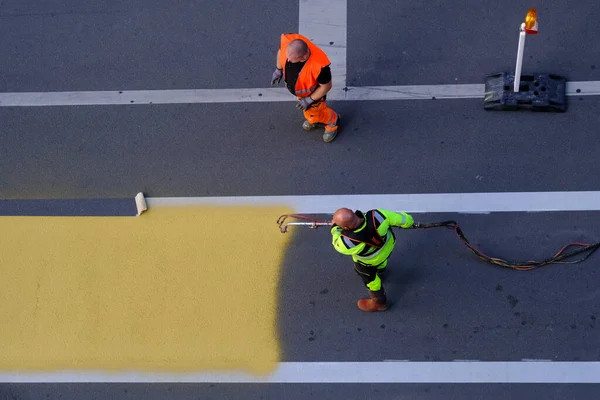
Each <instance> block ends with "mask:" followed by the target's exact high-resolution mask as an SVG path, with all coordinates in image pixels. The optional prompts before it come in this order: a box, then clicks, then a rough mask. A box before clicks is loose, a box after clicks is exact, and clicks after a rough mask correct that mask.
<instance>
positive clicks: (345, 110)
mask: <svg viewBox="0 0 600 400" xmlns="http://www.w3.org/2000/svg"><path fill="white" fill-rule="evenodd" d="M354 103H355V102H353V101H339V102H336V101H333V104H332V105H331V107H332V108H333V109H334V110H335V111H336V112H337V113H338V115H340V116H341V120H340V133H341V134H342V135H344V136H346V135H349V134H351V132H353V131H354V130H353V129H352V121H353V120H354V116H355V115H356V105H355V104H354Z"/></svg>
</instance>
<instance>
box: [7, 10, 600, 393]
mask: <svg viewBox="0 0 600 400" xmlns="http://www.w3.org/2000/svg"><path fill="white" fill-rule="evenodd" d="M374 4H375V3H369V2H359V1H353V0H350V1H349V2H348V53H347V55H348V62H347V65H348V82H347V83H348V85H414V84H447V83H483V80H484V77H485V75H486V74H489V73H493V72H497V71H502V70H511V69H512V68H513V66H514V57H515V54H516V44H517V29H518V24H519V21H520V19H521V18H522V17H523V16H524V13H525V12H526V9H527V8H528V7H536V6H537V8H538V13H539V18H540V34H539V35H538V36H535V37H531V36H530V37H528V38H527V44H526V52H525V54H526V60H525V63H524V72H553V73H557V74H563V75H565V76H567V78H568V79H569V80H600V72H599V70H598V68H596V67H599V66H600V50H598V47H597V46H596V45H595V42H594V41H593V40H594V38H595V37H597V36H598V34H599V33H600V32H599V30H600V27H599V26H598V24H597V23H596V20H597V19H598V18H597V16H599V15H600V3H595V2H591V1H586V2H583V3H581V2H580V3H578V4H576V5H574V4H568V3H567V2H560V3H556V4H554V3H553V4H552V6H549V5H546V4H544V5H541V4H535V2H534V3H532V4H527V5H523V4H522V3H521V2H516V1H511V2H508V3H507V2H504V3H494V2H490V1H485V2H475V1H468V2H462V3H460V4H454V3H452V4H450V3H446V2H441V1H434V2H430V3H427V4H416V3H415V4H409V3H407V2H400V1H381V2H377V3H376V5H374ZM297 26H298V2H297V1H296V0H294V1H285V2H279V3H273V2H267V1H262V0H261V1H259V2H252V3H250V2H246V3H240V2H233V1H224V2H219V3H218V6H216V3H214V2H208V1H196V2H186V1H180V0H177V1H171V2H158V1H154V0H151V1H130V2H116V1H114V0H104V1H100V2H95V3H93V4H91V3H90V4H87V3H85V4H84V3H82V2H75V1H67V0H52V1H44V2H42V1H34V0H28V1H23V0H21V1H17V0H5V1H2V2H0V35H1V36H2V38H3V40H2V41H0V54H3V55H4V56H3V57H0V91H2V92H10V91H64V90H135V89H184V88H185V89H192V88H242V87H266V86H268V81H269V79H270V75H271V71H272V68H273V64H274V54H275V52H276V49H277V45H278V40H279V35H280V34H281V33H282V32H285V31H295V30H296V29H297ZM569 103H570V104H569V110H568V111H567V113H565V114H546V113H529V112H486V111H484V110H483V106H482V100H420V101H385V102H379V101H372V102H337V103H336V102H332V103H331V104H332V106H333V107H334V108H335V109H336V110H337V111H339V112H340V113H341V114H342V115H343V116H344V119H343V123H344V125H343V131H342V133H341V134H340V136H339V137H338V138H337V139H336V140H335V141H334V142H333V143H331V144H325V143H323V142H322V141H321V139H320V134H319V133H314V132H313V133H306V132H304V131H302V130H301V128H300V124H301V123H302V117H301V114H300V113H299V112H298V111H297V110H296V109H295V108H294V107H293V103H285V104H279V103H243V104H193V105H185V104H182V105H161V106H158V105H152V106H141V105H135V106H101V107H40V108H0V121H1V125H2V126H1V128H0V135H1V138H2V145H1V146H0V198H1V199H6V200H5V201H4V202H2V204H0V207H2V209H3V210H4V214H9V213H10V212H8V211H11V210H12V211H11V212H13V213H15V212H16V213H25V212H26V211H24V210H28V211H27V212H30V213H42V212H48V213H50V211H49V210H52V212H54V213H63V212H71V213H77V212H80V213H85V212H90V211H89V210H90V209H93V210H94V212H96V213H100V214H102V213H104V214H111V213H117V212H126V213H127V212H129V211H128V208H127V207H129V206H128V205H125V203H123V204H122V203H119V201H121V200H118V199H123V198H127V199H131V198H133V196H135V194H136V193H137V192H139V191H143V192H144V193H145V194H146V195H148V196H153V197H159V196H221V195H223V196H230V195H262V196H264V195H305V194H315V195H319V194H361V193H363V194H369V193H377V194H380V193H394V194H395V193H443V192H453V193H462V192H508V191H563V190H569V191H575V190H598V188H599V187H600V178H599V176H598V174H597V173H596V170H597V161H596V159H597V154H598V152H599V150H600V145H599V141H598V140H597V126H598V124H599V122H600V116H599V113H598V109H599V105H600V103H599V99H598V98H597V97H570V98H569ZM107 198H111V199H113V200H99V199H107ZM15 199H29V200H35V199H55V200H54V203H53V204H52V202H29V203H28V202H23V201H19V202H16V203H15V202H14V201H8V200H15ZM56 199H70V200H68V201H71V202H73V203H68V202H67V203H65V202H57V200H56ZM76 199H96V200H92V202H94V201H95V202H96V203H83V202H80V201H79V202H78V200H76ZM114 199H117V200H114ZM128 201H129V200H128ZM65 204H71V207H68V208H65ZM84 204H86V205H84ZM127 204H128V203H127ZM340 206H343V205H340ZM376 206H377V204H373V207H376ZM87 207H92V208H87ZM123 207H125V208H126V209H127V211H122V210H123ZM7 210H8V211H7ZM132 211H133V212H135V211H134V210H132ZM416 218H417V219H418V220H422V221H437V220H443V219H448V218H453V219H456V220H457V221H458V222H459V223H460V224H461V226H462V227H463V229H464V230H465V233H466V235H467V237H468V238H469V239H470V240H471V241H472V242H473V243H474V244H475V245H476V246H478V247H480V248H481V249H482V250H483V251H485V252H489V253H490V255H494V256H498V257H503V258H508V259H511V260H526V259H529V258H545V257H548V256H550V255H551V254H553V252H555V251H556V250H557V249H558V248H560V247H561V246H562V245H564V244H566V243H568V242H570V241H575V240H581V241H598V240H600V229H599V228H598V227H597V226H598V224H597V221H598V213H596V212H585V213H564V212H556V213H536V214H527V213H494V214H489V215H455V214H445V215H441V214H428V215H416ZM269 223H273V224H274V221H273V222H269ZM398 238H399V245H398V248H397V250H396V251H395V253H394V255H393V257H392V259H391V261H390V273H389V276H388V277H387V278H386V289H387V290H388V294H389V296H390V300H391V301H393V307H392V308H391V309H390V311H389V312H386V313H380V314H375V315H366V314H362V313H360V312H359V311H358V310H357V309H356V306H355V302H356V300H357V299H358V298H359V297H360V296H362V295H364V294H366V290H365V289H364V287H362V285H361V282H360V280H359V278H358V277H356V276H355V275H354V272H353V270H352V264H351V263H350V260H349V259H347V258H344V257H342V256H340V255H337V254H336V253H334V251H333V250H332V249H331V247H330V245H329V237H328V232H327V230H325V229H323V230H317V231H309V230H299V231H298V232H297V234H296V235H295V236H294V239H293V243H292V245H291V247H290V250H289V252H288V254H287V255H286V260H285V270H284V273H283V278H282V281H281V289H282V290H281V310H280V319H279V329H280V335H281V339H282V343H283V358H284V360H285V361H381V360H383V359H410V360H416V361H419V360H420V361H440V360H441V361H448V360H454V359H478V360H485V361H497V360H502V361H515V360H516V361H518V360H521V359H524V358H528V359H550V360H556V361H566V360H571V361H577V360H580V361H598V360H600V352H599V350H598V349H600V342H599V339H598V338H599V337H600V336H599V335H598V333H597V332H596V331H597V329H598V326H597V318H598V317H599V316H600V315H599V314H600V308H599V307H598V296H600V291H599V290H598V289H597V288H596V285H595V282H597V281H598V278H599V277H598V274H599V273H600V272H599V270H598V268H597V266H598V265H599V258H598V257H600V255H599V254H595V255H593V256H592V257H591V258H590V259H589V260H588V261H586V262H585V263H582V264H578V265H552V266H547V267H543V268H541V269H539V270H535V271H530V272H518V271H510V270H505V269H501V268H499V267H495V266H492V265H487V264H485V263H483V262H482V261H481V260H479V259H478V258H477V257H475V256H474V255H473V254H471V253H470V252H469V251H468V250H467V249H466V247H464V246H463V245H462V244H461V243H460V241H459V240H458V239H457V238H456V237H454V234H453V233H452V232H451V231H447V230H445V229H438V230H427V231H412V230H411V231H402V232H398ZM316 272H318V274H317V273H316ZM599 387H600V386H599V385H566V384H560V385H559V384H556V385H531V384H520V385H501V384H495V385H491V384H490V385H480V384H468V385H467V384H461V385H458V384H456V385H451V384H434V385H416V384H415V385H370V384H365V385H353V384H346V385H295V384H294V385H291V384H285V385H266V384H265V385H262V384H259V385H242V384H238V385H219V384H198V385H191V384H110V385H108V384H106V385H101V384H62V385H59V384H46V385H37V384H30V385H21V384H14V385H0V399H11V400H12V399H19V400H22V399H38V398H50V399H53V398H61V399H80V398H86V399H103V398H114V399H142V398H143V399H163V398H182V399H205V398H207V399H219V398H223V399H225V398H227V399H230V398H244V399H271V398H289V399H306V398H318V399H338V398H347V399H350V398H379V399H399V398H400V399H403V398H407V399H448V398H460V399H462V398H465V399H467V398H469V399H471V398H475V399H496V398H498V399H500V398H503V399H506V398H509V399H513V398H514V399H522V398H532V399H535V398H539V399H565V398H573V399H589V398H597V397H598V394H599V393H600V389H599Z"/></svg>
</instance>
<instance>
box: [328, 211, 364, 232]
mask: <svg viewBox="0 0 600 400" xmlns="http://www.w3.org/2000/svg"><path fill="white" fill-rule="evenodd" d="M332 221H333V223H334V224H336V225H338V226H340V227H342V229H351V230H354V229H356V228H358V227H359V226H360V225H361V224H362V222H363V219H362V218H360V217H359V216H358V215H356V214H355V213H354V211H352V210H351V209H349V208H340V209H338V210H336V212H335V213H334V214H333V219H332Z"/></svg>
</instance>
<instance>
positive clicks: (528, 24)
mask: <svg viewBox="0 0 600 400" xmlns="http://www.w3.org/2000/svg"><path fill="white" fill-rule="evenodd" d="M525 32H527V33H528V34H530V35H535V34H536V33H537V32H538V24H537V11H535V8H530V9H529V11H527V15H526V16H525Z"/></svg>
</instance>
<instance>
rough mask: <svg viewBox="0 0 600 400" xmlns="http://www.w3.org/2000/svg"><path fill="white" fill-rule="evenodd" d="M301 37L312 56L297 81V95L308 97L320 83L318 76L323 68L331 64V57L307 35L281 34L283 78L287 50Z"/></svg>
mask: <svg viewBox="0 0 600 400" xmlns="http://www.w3.org/2000/svg"><path fill="white" fill-rule="evenodd" d="M296 39H300V40H303V41H305V42H306V44H307V45H308V49H309V50H310V57H308V60H307V61H306V64H304V67H302V70H301V71H300V75H298V81H297V82H296V88H295V90H296V96H298V97H306V96H309V95H310V94H311V93H312V92H314V91H315V89H316V88H317V86H319V84H318V83H317V77H318V76H319V74H320V73H321V69H323V67H326V66H328V65H330V64H331V61H329V58H327V55H326V54H325V52H324V51H323V50H321V49H320V48H318V47H317V46H315V45H314V44H313V43H312V42H311V41H310V40H308V39H307V38H306V37H304V36H302V35H300V34H299V33H284V34H283V35H281V45H280V47H279V64H280V65H281V67H282V68H283V79H284V80H285V62H286V61H287V57H286V50H287V47H288V45H289V44H290V42H291V41H292V40H296Z"/></svg>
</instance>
